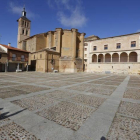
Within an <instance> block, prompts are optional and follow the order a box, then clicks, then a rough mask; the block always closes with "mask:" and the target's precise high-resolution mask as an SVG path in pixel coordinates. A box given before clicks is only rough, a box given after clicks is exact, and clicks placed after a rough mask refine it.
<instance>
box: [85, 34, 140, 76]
mask: <svg viewBox="0 0 140 140" xmlns="http://www.w3.org/2000/svg"><path fill="white" fill-rule="evenodd" d="M84 47H85V48H88V52H87V55H86V56H84V59H86V61H87V70H86V71H87V72H111V73H129V74H139V73H140V33H134V34H127V35H121V36H115V37H109V38H103V39H100V38H97V39H95V38H86V39H85V43H84Z"/></svg>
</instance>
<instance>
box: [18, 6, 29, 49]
mask: <svg viewBox="0 0 140 140" xmlns="http://www.w3.org/2000/svg"><path fill="white" fill-rule="evenodd" d="M17 22H18V37H17V47H18V48H19V49H22V50H26V46H25V44H26V43H25V42H26V40H25V39H27V38H29V37H30V29H31V21H30V20H29V19H28V18H27V17H26V10H25V7H24V8H23V11H22V16H21V17H20V18H19V19H18V20H17Z"/></svg>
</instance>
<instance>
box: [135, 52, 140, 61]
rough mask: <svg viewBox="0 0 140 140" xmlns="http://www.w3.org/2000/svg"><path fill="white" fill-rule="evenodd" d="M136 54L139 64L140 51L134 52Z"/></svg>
mask: <svg viewBox="0 0 140 140" xmlns="http://www.w3.org/2000/svg"><path fill="white" fill-rule="evenodd" d="M136 53H137V62H140V51H136Z"/></svg>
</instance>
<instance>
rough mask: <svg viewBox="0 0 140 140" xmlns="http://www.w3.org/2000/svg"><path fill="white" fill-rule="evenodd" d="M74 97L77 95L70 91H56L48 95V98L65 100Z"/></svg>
mask: <svg viewBox="0 0 140 140" xmlns="http://www.w3.org/2000/svg"><path fill="white" fill-rule="evenodd" d="M74 95H77V94H76V93H74V92H68V91H62V90H55V91H52V92H49V93H47V94H46V96H47V97H48V98H54V99H65V98H70V97H72V96H74Z"/></svg>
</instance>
